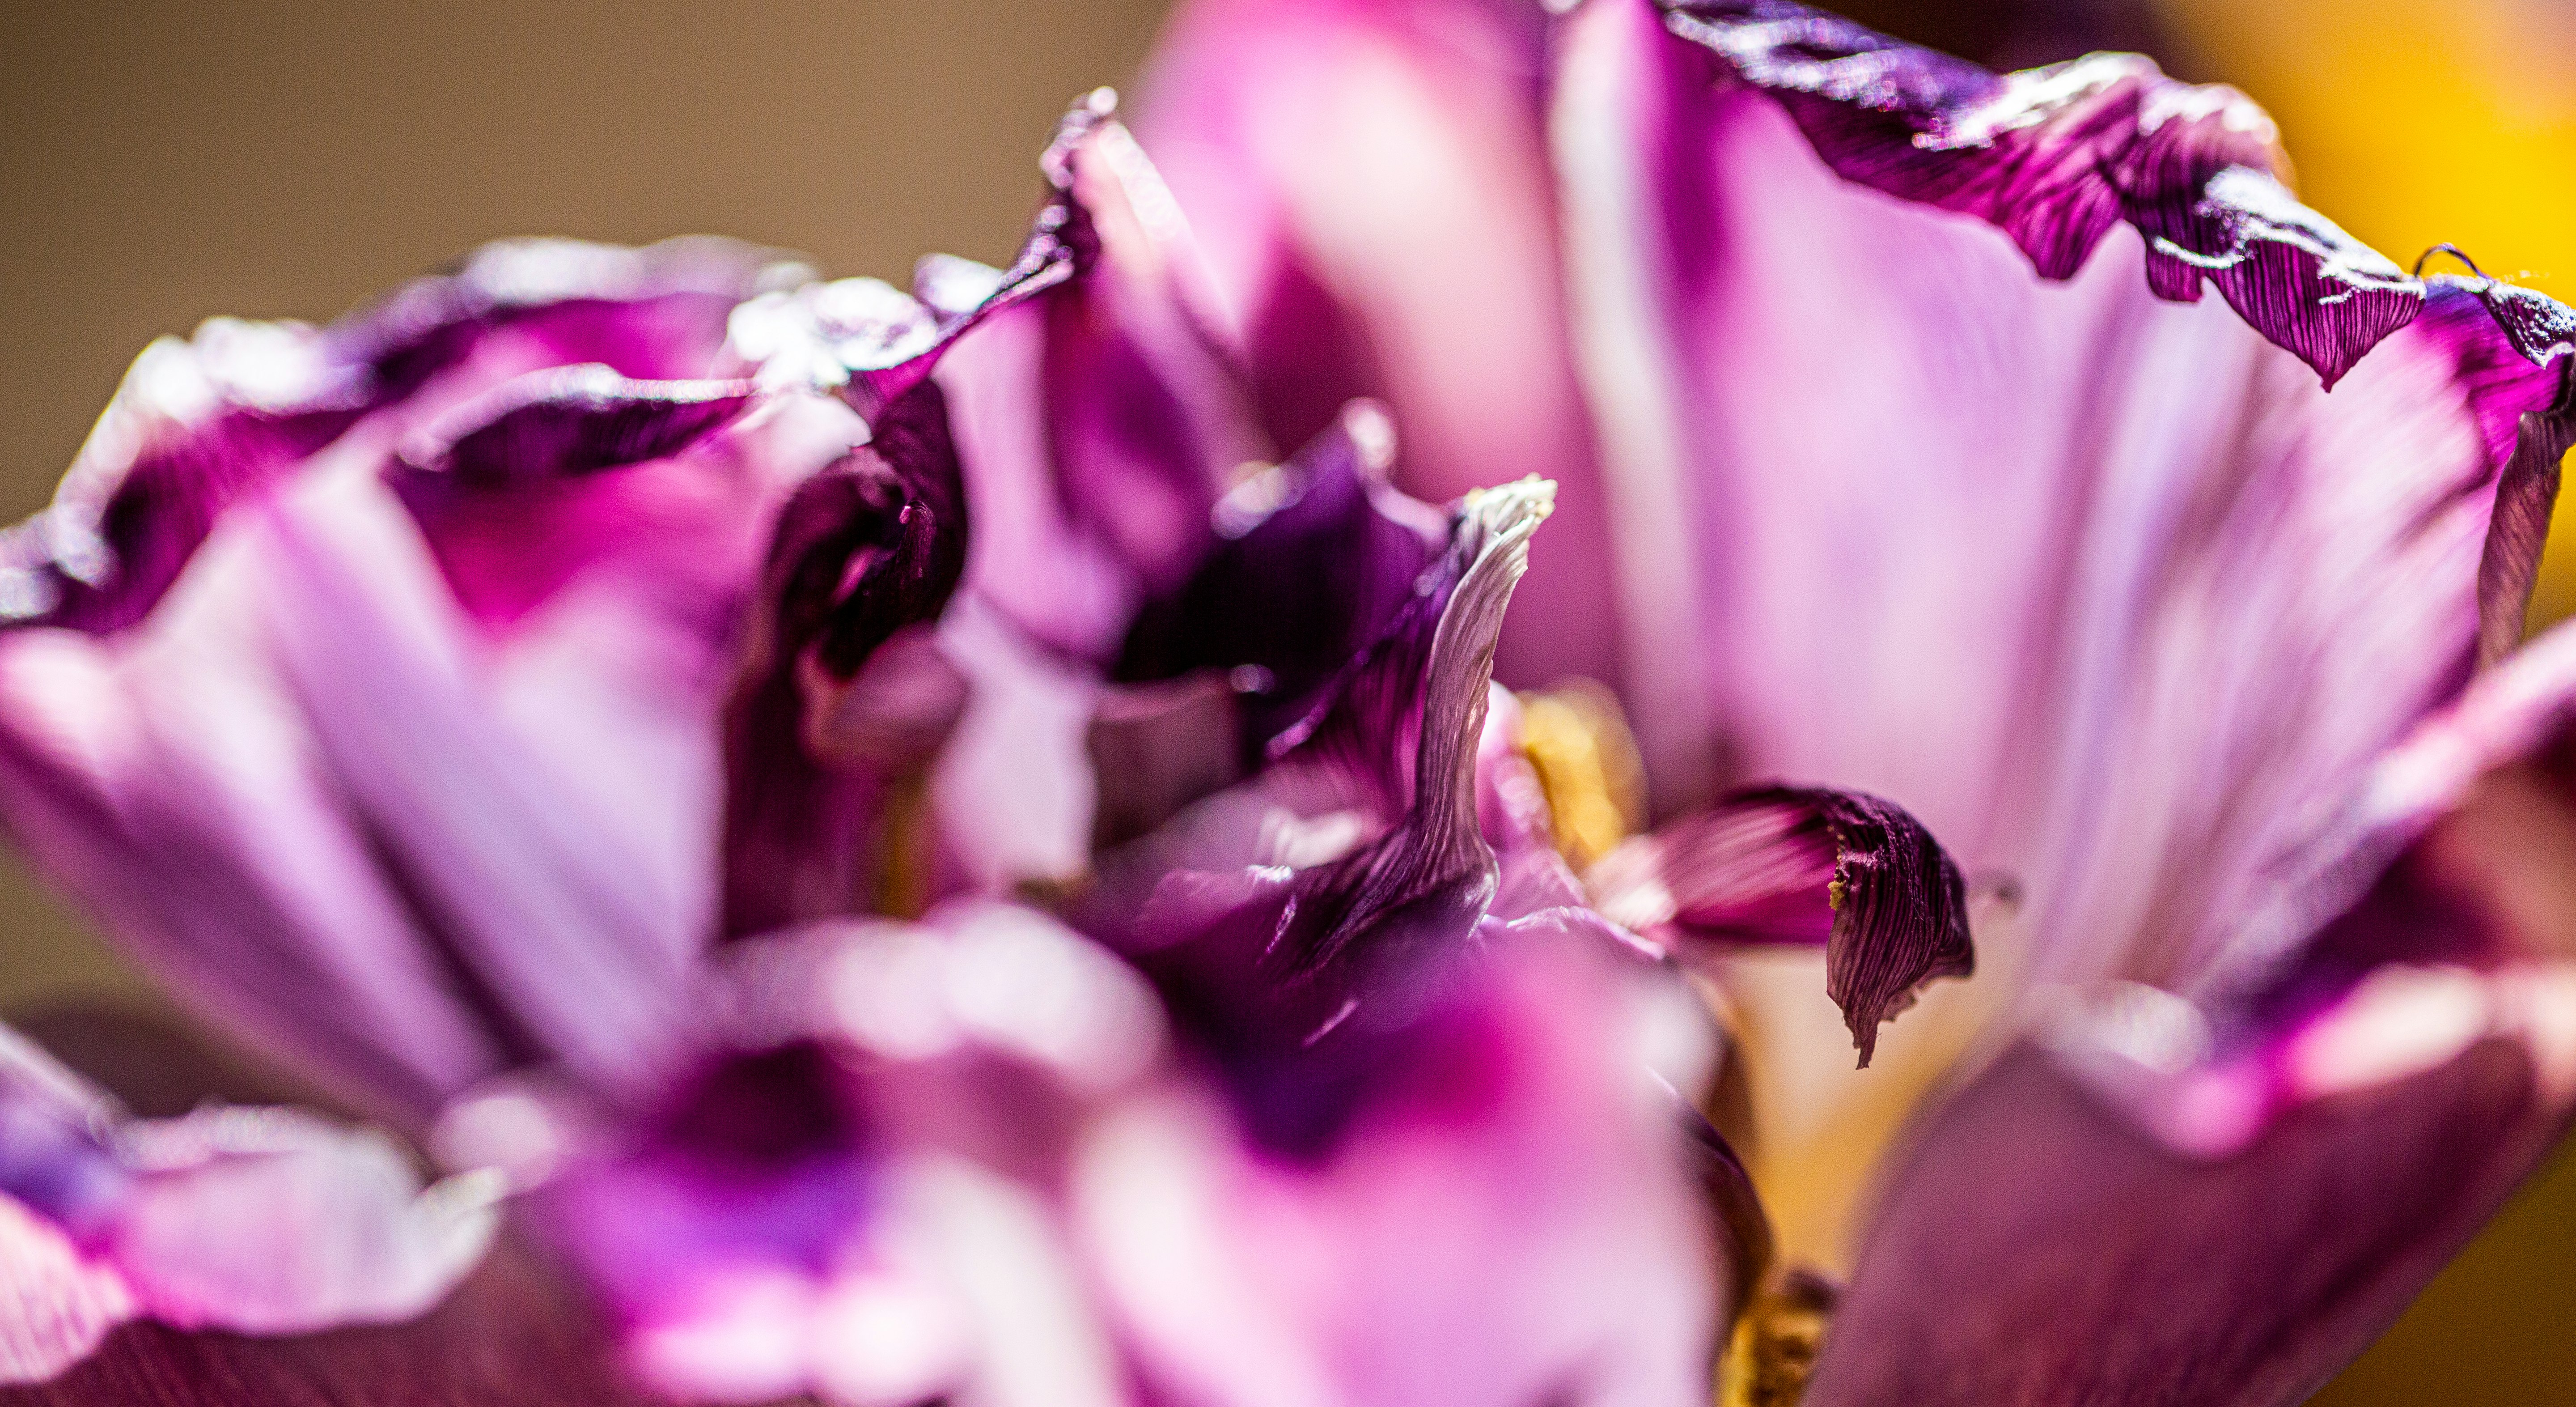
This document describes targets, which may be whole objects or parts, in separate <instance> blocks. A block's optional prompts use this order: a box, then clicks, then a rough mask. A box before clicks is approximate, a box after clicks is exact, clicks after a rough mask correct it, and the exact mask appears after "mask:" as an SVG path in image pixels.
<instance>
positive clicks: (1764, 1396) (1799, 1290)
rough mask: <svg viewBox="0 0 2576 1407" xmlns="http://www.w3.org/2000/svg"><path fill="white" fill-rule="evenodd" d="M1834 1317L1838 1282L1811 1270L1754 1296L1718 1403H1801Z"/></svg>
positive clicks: (1787, 1406)
mask: <svg viewBox="0 0 2576 1407" xmlns="http://www.w3.org/2000/svg"><path fill="white" fill-rule="evenodd" d="M1833 1315H1834V1287H1833V1285H1832V1284H1831V1283H1830V1282H1828V1281H1826V1280H1825V1279H1824V1278H1823V1277H1821V1276H1818V1275H1814V1274H1811V1273H1809V1272H1806V1271H1801V1270H1793V1271H1791V1272H1789V1274H1788V1276H1787V1277H1786V1278H1785V1279H1784V1280H1783V1281H1782V1282H1781V1283H1780V1284H1779V1285H1777V1286H1776V1287H1774V1288H1772V1289H1768V1290H1764V1291H1763V1292H1761V1293H1760V1294H1758V1295H1756V1296H1754V1298H1753V1303H1752V1304H1750V1305H1748V1306H1746V1307H1745V1310H1744V1314H1743V1317H1741V1318H1739V1319H1737V1320H1736V1321H1735V1339H1734V1342H1733V1343H1732V1344H1730V1345H1729V1346H1728V1348H1727V1352H1726V1361H1725V1363H1724V1364H1723V1365H1721V1366H1720V1368H1719V1370H1718V1389H1717V1401H1718V1407H1797V1403H1798V1399H1799V1398H1801V1397H1804V1396H1805V1395H1806V1392H1807V1378H1808V1376H1809V1375H1811V1374H1812V1373H1814V1372H1815V1370H1816V1352H1817V1350H1818V1349H1820V1348H1822V1347H1823V1346H1824V1342H1825V1326H1826V1325H1827V1324H1828V1323H1829V1322H1831V1321H1832V1319H1833Z"/></svg>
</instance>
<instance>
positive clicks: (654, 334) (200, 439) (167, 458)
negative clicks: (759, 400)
mask: <svg viewBox="0 0 2576 1407" xmlns="http://www.w3.org/2000/svg"><path fill="white" fill-rule="evenodd" d="M784 271H785V270H784V268H783V266H780V265H778V264H776V263H775V259H774V256H772V255H770V254H768V253H767V252H765V251H761V250H757V249H754V248H751V247H750V246H746V245H737V244H733V243H731V242H729V241H723V240H677V241H672V242H670V243H668V244H662V245H655V246H653V247H651V248H649V249H633V250H630V249H616V248H611V247H608V246H604V245H590V244H582V243H579V242H576V241H569V240H560V241H520V242H515V243H512V242H505V243H500V244H494V245H490V246H487V247H485V248H484V249H482V250H479V251H477V252H476V254H475V255H474V257H473V258H472V259H471V260H469V261H468V262H467V263H466V265H465V267H464V268H463V269H462V270H461V271H460V272H458V273H456V274H453V275H443V276H440V277H437V278H431V279H423V280H420V281H419V282H417V283H414V284H412V285H410V286H408V287H406V288H405V289H403V290H401V291H400V292H398V293H397V294H395V295H394V296H393V297H391V298H389V299H387V300H386V301H385V302H383V303H380V304H377V305H376V306H374V307H372V308H369V309H367V310H365V311H363V312H360V313H356V314H352V315H351V316H349V317H347V318H345V319H343V320H341V321H340V322H338V323H335V324H333V325H331V326H330V327H328V328H324V329H319V330H316V329H312V328H308V327H305V326H303V325H301V324H294V323H275V324H271V323H251V322H242V321H239V320H236V319H230V318H217V319H213V320H211V321H209V322H207V323H206V324H205V325H204V326H203V327H201V328H200V329H199V330H198V332H197V335H196V336H195V337H194V338H192V339H191V340H189V341H188V342H184V343H182V342H179V341H177V340H175V339H168V338H165V339H163V340H162V341H160V342H157V343H155V344H154V345H153V346H152V347H151V348H149V349H147V350H146V352H145V353H144V355H143V356H142V357H141V358H138V359H137V360H136V362H135V365H134V368H133V370H132V371H130V372H129V373H128V374H127V376H126V380H125V384H124V385H123V386H121V387H120V388H119V389H118V391H117V395H116V399H115V400H114V401H113V402H112V403H111V404H110V406H109V407H108V410H107V412H106V413H105V414H104V415H102V416H101V417H100V420H99V425H98V428H97V429H96V430H95V431H93V432H92V434H91V436H90V440H89V442H88V443H87V444H86V445H84V446H83V447H82V450H81V455H80V458H79V460H78V461H76V462H75V463H74V465H73V467H72V470H71V472H70V473H69V474H67V475H66V476H65V478H64V480H63V484H62V487H61V489H60V490H59V491H58V492H57V493H56V495H55V500H54V503H53V506H52V507H50V508H49V509H47V510H46V512H45V513H43V514H41V515H39V516H38V517H37V518H35V519H33V520H30V521H29V522H28V523H27V524H25V525H23V526H21V527H19V528H17V529H15V530H13V531H11V532H10V533H9V534H7V536H6V539H5V541H0V616H5V618H6V619H8V620H10V621H13V622H15V621H35V622H41V623H45V624H54V625H64V626H69V627H72V628H75V629H80V630H87V631H92V632H99V633H104V632H109V631H114V630H118V629H122V628H124V627H125V626H128V625H131V624H132V623H133V622H134V621H136V620H137V619H139V618H141V617H142V616H143V614H144V613H146V612H147V611H149V610H151V609H152V606H153V604H154V603H155V602H157V601H158V600H159V599H160V597H161V594H162V592H164V591H165V590H167V589H168V588H169V586H170V584H171V583H172V582H173V581H174V580H175V579H176V578H177V577H178V575H179V572H180V569H181V568H182V567H183V566H185V565H186V563H187V561H188V559H189V557H190V555H191V554H192V553H194V552H195V551H196V549H197V546H198V544H200V543H201V542H203V541H204V540H205V538H206V535H207V533H208V532H209V531H211V530H212V528H213V526H214V524H215V522H216V520H217V519H218V518H219V517H221V516H222V515H223V514H224V513H225V512H226V511H227V510H228V509H229V508H230V507H232V505H234V504H235V503H238V502H240V501H243V500H244V499H247V498H252V497H256V496H258V495H259V494H261V493H264V492H265V491H267V489H268V488H269V487H270V486H271V485H272V484H274V483H275V482H277V481H278V480H280V479H282V478H284V477H286V476H288V475H290V474H292V473H293V472H295V471H296V470H297V469H298V467H299V466H300V465H302V464H303V463H304V462H305V461H306V460H307V459H308V458H309V457H310V456H312V455H313V454H314V453H315V452H316V451H318V450H320V449H321V448H322V447H323V446H325V445H327V444H329V443H330V442H332V441H333V440H335V439H337V438H339V437H340V436H341V435H343V434H344V433H346V432H347V431H348V430H349V429H350V427H351V426H352V425H353V424H355V423H356V422H357V421H358V420H359V418H360V417H361V416H363V415H365V414H366V413H368V412H370V411H373V410H378V409H382V408H384V407H387V406H390V405H393V404H395V403H397V402H399V401H401V400H403V399H405V398H408V397H411V396H413V395H414V394H416V393H418V392H419V391H420V390H421V389H422V388H423V387H424V386H425V385H427V384H428V383H429V382H430V381H431V380H432V379H433V378H435V377H437V376H439V375H441V374H443V373H446V372H449V371H452V370H454V369H456V368H457V367H459V366H463V365H466V364H469V363H473V362H476V361H478V360H479V361H482V362H484V363H487V364H489V363H493V362H500V361H509V362H516V363H518V364H519V365H522V366H526V365H557V364H562V363H565V362H590V361H596V362H602V363H606V364H608V365H610V366H612V367H614V368H616V369H617V370H618V371H620V372H622V373H624V374H626V375H631V376H638V377H646V378H654V377H669V376H695V375H700V374H703V371H704V369H705V368H706V366H707V365H709V364H710V363H711V362H712V361H713V360H714V358H715V355H716V351H717V348H718V347H719V346H720V345H721V343H722V339H723V331H724V320H725V315H726V312H727V310H729V309H730V308H731V307H732V305H733V303H734V302H735V301H736V300H738V299H739V298H741V297H742V296H744V295H746V294H748V293H749V292H750V291H751V290H752V289H753V288H754V287H755V286H757V285H758V284H760V283H761V282H763V281H764V280H768V279H774V278H776V277H779V276H780V275H781V274H782V273H783V272H784Z"/></svg>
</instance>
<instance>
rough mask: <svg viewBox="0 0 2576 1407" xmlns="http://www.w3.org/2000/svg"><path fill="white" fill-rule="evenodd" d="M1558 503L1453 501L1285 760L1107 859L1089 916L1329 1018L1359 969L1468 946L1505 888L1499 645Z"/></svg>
mask: <svg viewBox="0 0 2576 1407" xmlns="http://www.w3.org/2000/svg"><path fill="white" fill-rule="evenodd" d="M1551 497H1552V495H1551V489H1550V486H1549V485H1547V484H1546V483H1545V482H1543V481H1542V482H1534V483H1526V484H1515V485H1510V486H1507V487H1505V488H1502V489H1496V490H1491V491H1487V492H1483V493H1480V494H1478V495H1476V496H1474V497H1472V498H1471V499H1469V500H1468V501H1466V502H1465V503H1463V504H1461V505H1460V506H1459V507H1458V508H1457V509H1456V510H1455V512H1454V515H1453V521H1452V525H1451V529H1450V540H1449V543H1448V546H1447V548H1446V550H1445V551H1444V552H1443V554H1442V556H1441V557H1440V559H1439V560H1438V561H1437V562H1435V563H1434V564H1433V565H1432V566H1431V567H1430V568H1428V569H1427V570H1426V571H1425V572H1424V573H1423V574H1422V576H1421V578H1420V579H1419V581H1418V583H1417V584H1416V586H1415V588H1414V594H1413V596H1412V597H1411V599H1410V600H1409V601H1407V602H1406V603H1405V605H1404V607H1403V609H1402V610H1401V611H1400V612H1399V613H1398V614H1397V616H1396V618H1395V620H1394V621H1393V622H1392V623H1391V624H1390V625H1389V626H1388V627H1387V629H1386V631H1385V633H1384V634H1382V635H1381V636H1380V637H1379V638H1378V639H1377V640H1376V641H1374V642H1373V643H1372V644H1370V645H1369V646H1368V648H1367V649H1366V650H1364V651H1363V652H1362V653H1361V654H1360V655H1358V656H1357V657H1356V658H1354V659H1353V660H1351V662H1350V663H1349V664H1348V665H1346V666H1345V667H1344V669H1343V671H1342V674H1341V676H1340V677H1339V678H1338V679H1336V680H1335V681H1334V682H1333V683H1332V685H1331V686H1330V687H1329V688H1328V689H1327V690H1326V692H1325V694H1324V697H1323V699H1322V700H1321V701H1320V702H1319V703H1318V704H1317V705H1316V706H1315V708H1314V709H1313V710H1312V711H1311V712H1310V713H1309V714H1308V716H1307V717H1306V718H1305V719H1303V720H1301V721H1300V722H1299V723H1298V724H1297V725H1295V726H1294V727H1292V728H1290V729H1289V730H1288V731H1286V732H1285V733H1282V734H1281V735H1280V736H1279V737H1278V738H1277V739H1275V740H1274V741H1273V743H1272V744H1271V750H1272V753H1273V755H1274V757H1275V758H1276V759H1277V760H1276V761H1275V762H1273V763H1272V765H1271V766H1269V767H1268V768H1267V769H1265V770H1264V771H1263V772H1262V773H1260V774H1259V775H1257V776H1256V777H1255V778H1254V779H1253V780H1252V781H1250V782H1248V783H1246V784H1245V785H1244V786H1242V787H1239V788H1236V789H1234V790H1231V791H1228V792H1225V793H1221V794H1219V795H1218V796H1215V797H1211V798H1209V799H1208V800H1207V801H1205V802H1202V803H1200V804H1199V805H1197V806H1195V807H1192V808H1191V809H1190V810H1188V811H1186V812H1184V813H1183V814H1182V815H1181V816H1180V817H1178V818H1177V819H1175V820H1174V821H1173V823H1172V824H1171V825H1169V826H1167V827H1166V828H1164V830H1162V831H1160V832H1158V833H1156V834H1154V835H1152V836H1148V837H1147V838H1145V839H1144V840H1142V841H1139V842H1137V843H1136V844H1135V845H1133V846H1130V847H1128V848H1127V849H1126V850H1124V851H1121V852H1118V853H1116V854H1114V855H1112V856H1109V857H1105V858H1104V859H1103V861H1102V866H1101V882H1100V883H1099V885H1098V886H1097V887H1096V889H1095V891H1094V892H1092V893H1091V894H1089V895H1086V896H1084V898H1083V900H1082V903H1081V904H1080V906H1079V911H1080V913H1081V914H1082V919H1081V922H1083V924H1084V925H1085V927H1086V928H1087V929H1088V930H1089V931H1092V932H1094V933H1096V934H1098V935H1100V936H1102V937H1103V938H1104V939H1106V940H1107V941H1109V942H1110V943H1111V944H1112V945H1113V946H1119V947H1122V948H1124V949H1126V950H1128V951H1131V952H1136V953H1139V954H1160V953H1164V952H1165V951H1166V950H1169V951H1171V952H1174V953H1183V954H1187V955H1188V956H1187V957H1186V959H1185V961H1186V962H1187V963H1188V964H1189V965H1192V966H1195V965H1197V964H1198V963H1199V961H1200V958H1199V956H1198V955H1199V954H1202V953H1205V954H1210V955H1211V956H1210V958H1209V960H1210V961H1212V962H1213V963H1214V965H1215V969H1216V971H1215V972H1214V973H1212V974H1211V975H1212V976H1214V977H1215V978H1216V979H1217V980H1218V981H1219V983H1220V985H1224V986H1231V985H1233V984H1236V983H1254V982H1255V978H1254V973H1255V971H1256V970H1257V972H1258V973H1259V974H1260V977H1259V979H1258V982H1257V983H1255V985H1274V986H1277V987H1280V988H1283V989H1293V990H1296V991H1299V992H1301V993H1303V994H1304V995H1303V996H1301V997H1300V998H1299V1001H1298V1005H1299V1007H1300V1009H1303V1008H1305V1007H1306V1006H1308V1005H1312V1006H1313V1007H1314V1010H1313V1013H1312V1014H1313V1015H1314V1016H1316V1017H1317V1018H1318V1019H1324V1018H1329V1019H1330V1021H1333V1022H1338V1021H1339V1020H1340V1019H1342V1018H1343V1017H1346V1016H1348V1015H1349V1010H1348V1009H1347V1008H1346V1007H1342V1006H1341V1005H1340V1004H1341V1003H1343V1002H1345V1001H1347V1002H1349V1003H1351V1004H1353V1005H1356V1004H1357V1003H1358V1002H1359V1001H1360V999H1361V998H1360V995H1359V993H1361V992H1363V991H1365V990H1366V988H1367V987H1368V985H1369V978H1368V976H1367V974H1369V973H1371V972H1373V971H1376V970H1380V969H1382V968H1390V967H1392V968H1401V967H1403V966H1404V965H1406V964H1408V963H1410V962H1412V961H1415V960H1417V959H1419V958H1421V957H1423V956H1424V955H1427V954H1435V953H1439V952H1441V951H1443V950H1445V949H1449V948H1453V947H1455V946H1456V945H1457V944H1459V943H1461V942H1463V941H1464V940H1465V939H1466V937H1467V935H1468V934H1469V933H1470V932H1471V931H1472V930H1473V929H1474V927H1475V925H1476V924H1477V922H1478V921H1479V920H1480V919H1481V918H1482V917H1483V915H1484V913H1485V908H1486V904H1487V902H1488V900H1490V899H1491V897H1492V896H1493V893H1494V885H1495V862H1494V858H1493V853H1492V851H1491V850H1490V849H1489V848H1488V847H1487V846H1486V844H1485V841H1484V838H1483V835H1482V833H1481V830H1480V829H1479V822H1478V813H1477V797H1476V772H1477V768H1476V761H1477V750H1478V745H1479V740H1480V738H1481V737H1482V735H1483V731H1484V712H1485V706H1486V703H1487V692H1488V687H1489V684H1490V681H1491V670H1492V659H1493V657H1492V646H1493V640H1494V637H1495V635H1496V633H1497V632H1498V631H1499V630H1500V628H1501V623H1502V617H1503V612H1504V607H1505V605H1506V604H1507V603H1508V602H1509V600H1510V597H1511V590H1512V587H1513V585H1514V583H1515V582H1516V581H1517V580H1518V579H1519V577H1520V575H1521V572H1522V569H1523V566H1524V564H1525V563H1526V561H1527V559H1528V551H1529V541H1530V537H1531V534H1532V533H1534V532H1535V531H1536V529H1537V527H1538V525H1539V523H1540V522H1541V521H1542V520H1544V519H1545V518H1546V517H1547V514H1548V510H1549V505H1550V502H1551ZM1220 934H1221V935H1222V936H1214V937H1212V936H1211V935H1220ZM1241 945H1249V947H1248V949H1246V948H1244V947H1242V946H1241ZM1337 1010H1338V1014H1336V1012H1337ZM1290 1019H1291V1021H1292V1022H1293V1021H1294V1020H1295V1019H1297V1018H1294V1017H1292V1018H1290ZM1308 1029H1309V1030H1310V1031H1311V1030H1313V1028H1312V1027H1311V1026H1310V1027H1309V1028H1308ZM1300 1034H1304V1033H1300Z"/></svg>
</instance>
